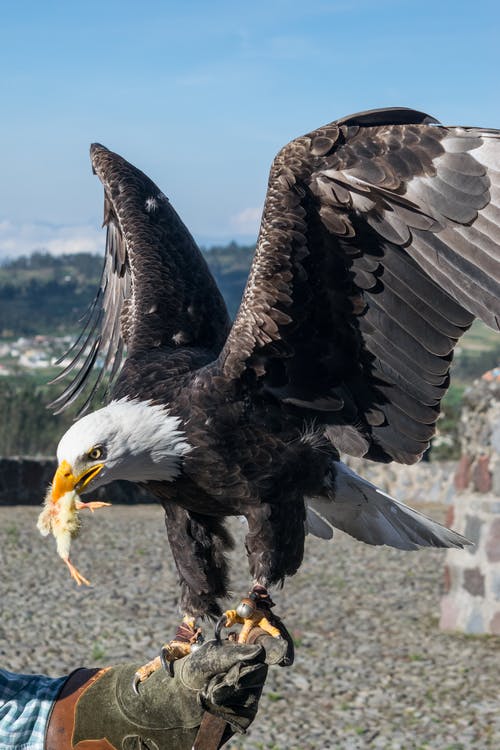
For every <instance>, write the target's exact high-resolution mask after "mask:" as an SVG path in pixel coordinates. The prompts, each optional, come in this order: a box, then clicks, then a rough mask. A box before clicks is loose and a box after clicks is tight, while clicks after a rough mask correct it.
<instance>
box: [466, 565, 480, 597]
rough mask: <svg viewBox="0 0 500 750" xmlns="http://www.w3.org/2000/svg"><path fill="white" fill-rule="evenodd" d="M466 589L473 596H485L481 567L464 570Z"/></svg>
mask: <svg viewBox="0 0 500 750" xmlns="http://www.w3.org/2000/svg"><path fill="white" fill-rule="evenodd" d="M464 589H465V590H466V591H468V592H469V594H472V596H484V576H483V574H482V573H481V571H480V570H479V568H467V569H466V570H464Z"/></svg>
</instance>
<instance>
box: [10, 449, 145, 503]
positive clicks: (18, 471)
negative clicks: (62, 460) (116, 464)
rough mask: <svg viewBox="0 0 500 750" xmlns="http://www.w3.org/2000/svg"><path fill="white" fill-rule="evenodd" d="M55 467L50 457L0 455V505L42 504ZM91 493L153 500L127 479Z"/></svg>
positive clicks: (101, 496)
mask: <svg viewBox="0 0 500 750" xmlns="http://www.w3.org/2000/svg"><path fill="white" fill-rule="evenodd" d="M55 470H56V463H55V462H54V460H53V459H49V458H27V457H15V458H0V505H41V504H42V502H43V499H44V497H45V493H46V491H47V487H48V485H49V484H50V482H51V480H52V477H53V476H54V472H55ZM91 495H92V497H90V495H89V499H92V500H106V501H109V502H111V503H122V504H123V503H125V504H126V503H138V502H143V503H144V502H155V501H154V498H152V497H151V496H150V495H149V494H148V493H147V492H146V491H145V490H143V489H141V488H140V487H137V486H136V485H134V484H131V483H130V482H112V483H111V484H109V485H108V486H107V487H101V488H100V489H98V490H97V491H96V492H92V493H91Z"/></svg>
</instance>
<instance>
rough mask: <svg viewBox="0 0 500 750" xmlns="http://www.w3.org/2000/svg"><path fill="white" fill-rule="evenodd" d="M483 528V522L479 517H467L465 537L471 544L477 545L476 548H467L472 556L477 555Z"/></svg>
mask: <svg viewBox="0 0 500 750" xmlns="http://www.w3.org/2000/svg"><path fill="white" fill-rule="evenodd" d="M482 527H483V521H482V520H481V519H480V518H478V517H477V516H470V515H467V516H466V517H465V529H464V536H465V537H467V539H468V540H469V542H472V544H474V545H475V546H474V547H470V546H469V547H467V551H468V552H469V554H471V555H473V554H475V551H476V549H477V547H479V542H480V539H481V529H482Z"/></svg>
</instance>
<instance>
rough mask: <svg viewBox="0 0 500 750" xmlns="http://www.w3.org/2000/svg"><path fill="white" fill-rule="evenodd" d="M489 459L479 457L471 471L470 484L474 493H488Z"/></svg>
mask: <svg viewBox="0 0 500 750" xmlns="http://www.w3.org/2000/svg"><path fill="white" fill-rule="evenodd" d="M489 464H490V457H489V456H484V455H483V456H479V458H478V459H477V461H476V463H475V465H474V468H473V469H472V483H473V486H474V490H475V491H476V492H490V490H491V472H490V470H489Z"/></svg>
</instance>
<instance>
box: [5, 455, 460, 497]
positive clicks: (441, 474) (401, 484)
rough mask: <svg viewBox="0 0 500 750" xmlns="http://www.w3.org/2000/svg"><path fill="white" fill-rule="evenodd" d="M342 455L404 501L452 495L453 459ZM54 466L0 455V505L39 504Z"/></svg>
mask: <svg viewBox="0 0 500 750" xmlns="http://www.w3.org/2000/svg"><path fill="white" fill-rule="evenodd" d="M343 458H344V460H345V461H346V463H348V464H349V466H351V468H352V469H354V470H355V471H357V472H358V473H359V474H360V475H361V476H363V477H365V478H366V479H369V480H370V481H371V482H373V483H374V484H376V485H377V486H378V487H380V488H381V489H382V490H384V491H385V492H388V493H389V494H390V495H392V496H393V497H395V498H397V499H398V500H401V501H402V502H404V503H408V504H410V505H411V504H415V503H416V504H421V503H427V502H431V503H446V504H449V503H450V502H451V499H452V497H453V493H454V489H453V472H454V467H455V464H454V463H453V462H446V461H443V462H436V463H419V464H415V465H414V466H401V465H399V464H375V463H372V462H371V461H363V460H359V459H354V458H347V457H345V456H344V457H343ZM55 470H56V463H55V462H54V460H53V459H49V458H39V459H37V458H27V457H16V458H0V505H40V504H41V503H42V501H43V498H44V496H45V492H46V489H47V486H48V485H49V483H50V481H51V480H52V477H53V476H54V472H55ZM91 494H92V499H100V500H109V502H113V503H125V504H127V503H136V502H156V501H155V500H154V498H152V497H151V496H150V495H148V493H147V492H146V491H145V490H142V489H141V488H139V487H136V486H135V485H134V484H131V483H130V482H113V483H112V484H110V485H108V486H107V487H101V488H100V489H99V490H97V491H96V492H93V493H91Z"/></svg>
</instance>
